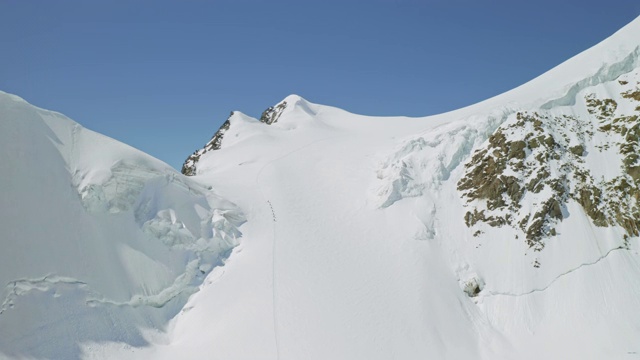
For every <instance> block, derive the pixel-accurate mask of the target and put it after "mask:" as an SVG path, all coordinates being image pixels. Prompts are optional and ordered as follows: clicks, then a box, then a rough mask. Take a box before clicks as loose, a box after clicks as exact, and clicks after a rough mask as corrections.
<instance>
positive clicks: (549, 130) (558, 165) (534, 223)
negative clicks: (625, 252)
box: [458, 81, 640, 251]
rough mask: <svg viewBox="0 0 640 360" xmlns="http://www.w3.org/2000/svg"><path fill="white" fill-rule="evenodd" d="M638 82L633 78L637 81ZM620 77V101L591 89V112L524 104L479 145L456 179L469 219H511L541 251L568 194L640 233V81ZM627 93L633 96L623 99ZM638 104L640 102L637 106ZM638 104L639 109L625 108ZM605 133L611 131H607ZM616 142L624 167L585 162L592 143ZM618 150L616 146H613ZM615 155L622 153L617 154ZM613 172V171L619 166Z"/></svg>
mask: <svg viewBox="0 0 640 360" xmlns="http://www.w3.org/2000/svg"><path fill="white" fill-rule="evenodd" d="M634 82H635V81H634ZM628 84H629V82H627V81H618V82H616V83H615V85H620V87H621V88H622V89H621V91H620V98H618V97H616V98H617V99H618V100H619V101H620V100H622V101H630V102H631V103H632V104H631V105H632V106H629V104H626V106H624V107H621V106H620V105H619V104H618V102H616V100H614V99H609V98H599V97H597V96H596V95H595V94H589V95H587V96H586V97H585V98H584V103H583V105H584V106H585V107H586V109H587V112H588V115H587V116H583V118H580V117H579V116H576V115H573V114H570V115H554V114H558V113H559V112H558V111H555V112H554V113H553V114H552V113H551V111H541V112H533V113H531V112H519V113H517V115H516V116H515V117H514V118H510V119H509V120H507V121H506V122H505V123H504V124H503V125H502V126H501V127H500V128H498V130H496V132H494V134H493V135H491V137H490V138H489V140H488V142H487V143H486V145H484V146H483V147H482V148H480V149H478V150H476V152H475V153H474V154H473V156H472V158H471V160H470V161H469V162H468V163H467V164H466V165H465V174H464V175H463V177H462V178H461V179H460V181H459V182H458V190H459V191H460V192H461V196H462V198H463V200H465V201H466V206H467V207H468V208H469V210H468V211H467V213H466V215H465V219H464V220H465V223H466V225H467V226H468V227H473V228H475V227H477V229H475V234H481V233H483V232H484V231H483V230H482V229H483V226H490V227H502V226H511V227H513V228H514V229H516V230H518V231H521V233H522V234H523V235H524V238H525V240H526V242H527V244H528V245H529V247H531V248H533V249H534V250H536V251H540V250H542V249H543V248H544V239H546V238H549V237H553V236H556V235H557V232H556V229H555V226H556V225H557V224H558V223H559V222H561V221H562V220H563V219H564V215H563V214H566V208H567V204H568V202H569V201H575V202H576V203H577V204H579V205H580V206H581V207H582V209H583V210H584V212H585V214H587V215H588V216H589V218H591V220H592V221H593V224H594V225H596V226H600V227H605V226H616V225H617V226H620V227H622V228H623V229H625V230H626V232H627V234H628V236H637V235H639V234H640V114H639V113H638V112H640V106H637V105H633V102H640V89H638V88H633V89H628V88H629V87H632V86H633V85H628ZM625 99H628V100H625ZM636 106H637V107H636ZM633 107H635V112H633V111H632V112H631V113H629V111H628V110H627V112H626V113H623V112H622V111H621V110H620V109H621V108H624V109H629V108H633ZM602 135H605V136H602ZM588 149H589V151H592V152H605V151H610V150H613V151H614V152H615V154H617V155H618V156H619V160H620V164H621V165H620V173H619V175H618V176H612V177H610V178H608V179H605V178H604V177H601V178H600V179H597V178H596V177H595V176H594V172H593V170H595V169H591V168H589V166H587V164H586V161H585V159H586V157H587V156H588V155H589V151H587V150H588ZM612 155H613V154H612ZM612 159H613V161H616V159H615V155H613V158H612ZM614 175H615V174H614Z"/></svg>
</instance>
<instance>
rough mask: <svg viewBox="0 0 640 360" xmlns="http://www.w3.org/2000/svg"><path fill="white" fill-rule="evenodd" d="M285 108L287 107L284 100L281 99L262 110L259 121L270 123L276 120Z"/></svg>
mask: <svg viewBox="0 0 640 360" xmlns="http://www.w3.org/2000/svg"><path fill="white" fill-rule="evenodd" d="M286 108H287V102H286V101H283V102H281V103H279V104H277V105H275V106H271V107H269V108H268V109H267V110H265V111H263V112H262V116H260V121H261V122H263V123H265V124H267V125H271V124H273V123H275V122H277V121H278V119H279V118H280V115H282V112H283V111H284V109H286Z"/></svg>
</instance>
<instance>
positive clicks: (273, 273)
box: [255, 135, 346, 359]
mask: <svg viewBox="0 0 640 360" xmlns="http://www.w3.org/2000/svg"><path fill="white" fill-rule="evenodd" d="M343 136H346V135H342V136H331V137H327V138H323V139H320V140H316V141H313V142H311V143H309V144H306V145H304V146H302V147H299V148H297V149H294V150H292V151H290V152H288V153H286V154H284V155H282V156H280V157H277V158H275V159H273V160H271V161H269V162H268V163H266V164H264V165H263V166H262V167H261V168H260V170H258V173H257V174H256V179H255V183H256V187H257V188H258V191H259V192H260V196H262V200H264V201H265V202H266V203H267V205H269V209H270V210H271V215H272V216H273V227H272V229H273V233H272V234H273V242H272V248H271V281H272V285H271V286H272V288H273V291H272V294H273V299H272V306H273V309H272V313H273V337H274V342H275V348H276V359H280V344H279V341H278V316H277V295H276V293H277V291H276V242H277V241H276V238H277V237H276V224H275V223H276V213H275V210H274V208H273V204H272V203H271V200H268V199H267V197H266V196H265V194H264V191H262V187H261V186H260V176H261V175H262V171H263V170H264V169H266V168H267V166H269V165H272V164H273V163H275V162H276V161H280V160H282V159H284V158H286V157H288V156H290V155H292V154H294V153H296V152H298V151H301V150H304V149H306V148H308V147H310V146H312V145H314V144H317V143H319V142H323V141H327V140H331V139H335V138H338V137H343Z"/></svg>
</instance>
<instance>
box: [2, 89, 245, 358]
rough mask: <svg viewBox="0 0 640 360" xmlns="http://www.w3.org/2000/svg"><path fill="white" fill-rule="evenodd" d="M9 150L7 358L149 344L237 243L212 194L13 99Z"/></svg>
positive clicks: (6, 107)
mask: <svg viewBox="0 0 640 360" xmlns="http://www.w3.org/2000/svg"><path fill="white" fill-rule="evenodd" d="M0 153H2V157H1V158H0V164H1V166H2V169H3V171H2V176H0V189H2V190H1V191H0V204H1V205H2V206H0V228H1V229H2V231H1V233H0V234H1V235H0V240H1V249H2V250H1V251H0V264H1V265H0V266H1V271H0V284H2V286H3V287H2V289H0V354H1V355H0V357H2V355H4V356H8V357H17V358H23V357H24V358H55V359H63V358H64V359H73V358H79V357H80V356H81V355H82V354H81V349H80V345H81V344H82V343H83V342H102V341H119V342H122V343H125V344H130V345H134V346H141V345H144V344H146V340H145V338H144V336H143V335H144V334H143V333H144V332H145V331H149V330H152V329H161V328H163V327H164V326H165V324H166V322H167V320H168V319H170V318H171V317H173V316H174V315H175V314H176V313H177V312H178V311H179V310H180V309H181V308H182V305H183V304H184V302H185V301H186V299H187V297H188V296H189V295H190V294H192V293H193V292H194V291H195V289H196V287H197V285H199V284H200V283H201V282H202V280H203V278H204V276H205V275H206V273H208V272H209V271H210V270H211V269H212V268H213V266H215V265H217V264H219V263H220V261H221V260H222V259H223V258H224V257H225V256H226V252H227V251H228V250H229V249H231V248H232V247H233V246H235V245H236V244H237V238H238V237H239V235H240V232H239V231H238V230H237V227H238V226H239V225H240V224H241V223H242V222H243V215H242V213H241V212H240V211H239V209H238V208H237V207H236V206H235V205H234V204H232V203H230V202H228V201H226V200H224V199H222V198H220V197H219V196H217V195H216V194H215V193H214V192H213V191H211V189H210V188H204V187H202V186H200V185H198V184H196V183H194V182H193V181H190V180H189V179H187V178H185V177H183V176H182V175H180V174H178V173H176V172H175V170H173V169H171V168H170V167H169V166H168V165H166V164H164V163H162V162H160V161H158V160H156V159H153V158H152V157H150V156H148V155H146V154H143V153H141V152H140V151H137V150H135V149H133V148H131V147H129V146H126V145H124V144H121V143H118V142H116V141H114V140H112V139H109V138H107V137H104V136H102V135H99V134H96V133H94V132H92V131H89V130H87V129H84V128H82V127H81V126H80V125H78V124H77V123H75V122H73V121H71V120H69V119H68V118H66V117H64V116H63V115H60V114H58V113H54V112H50V111H45V110H41V109H38V108H36V107H34V106H31V105H29V104H28V103H26V102H25V101H24V100H22V99H20V98H18V97H16V96H13V95H9V94H6V93H0Z"/></svg>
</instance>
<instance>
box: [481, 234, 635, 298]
mask: <svg viewBox="0 0 640 360" xmlns="http://www.w3.org/2000/svg"><path fill="white" fill-rule="evenodd" d="M617 250H629V249H627V248H626V247H623V246H619V247H616V248H613V249H611V250H609V251H607V252H606V253H605V254H604V255H602V256H601V257H599V258H597V259H596V260H595V261H592V262H589V263H584V264H580V265H578V266H577V267H575V268H573V269H570V270H567V271H565V272H563V273H562V274H560V275H558V276H557V277H556V278H554V279H553V280H551V282H550V283H549V284H547V285H546V286H545V287H543V288H541V289H532V290H530V291H527V292H523V293H519V294H514V293H508V292H494V291H489V292H488V294H486V295H483V296H482V297H491V296H513V297H516V296H525V295H530V294H533V293H536V292H542V291H545V290H547V289H548V288H550V287H551V285H553V284H554V283H555V282H556V281H558V280H559V279H560V278H561V277H564V276H565V275H568V274H571V273H572V272H574V271H576V270H579V269H581V268H583V267H585V266H591V265H595V264H597V263H599V262H600V261H601V260H604V259H605V258H606V257H607V256H609V254H611V253H612V252H614V251H617Z"/></svg>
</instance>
